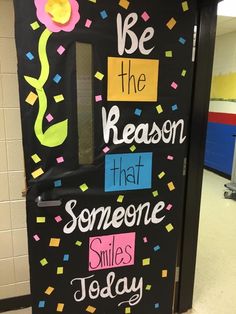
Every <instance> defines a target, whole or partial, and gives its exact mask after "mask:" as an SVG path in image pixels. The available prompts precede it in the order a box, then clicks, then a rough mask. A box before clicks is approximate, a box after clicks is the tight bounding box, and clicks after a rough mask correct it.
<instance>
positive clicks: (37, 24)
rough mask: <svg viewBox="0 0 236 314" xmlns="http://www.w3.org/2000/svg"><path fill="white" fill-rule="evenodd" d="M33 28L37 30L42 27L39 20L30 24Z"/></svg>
mask: <svg viewBox="0 0 236 314" xmlns="http://www.w3.org/2000/svg"><path fill="white" fill-rule="evenodd" d="M30 26H31V28H32V30H34V31H36V29H38V28H39V27H40V25H39V23H38V22H37V21H35V22H33V23H31V24H30Z"/></svg>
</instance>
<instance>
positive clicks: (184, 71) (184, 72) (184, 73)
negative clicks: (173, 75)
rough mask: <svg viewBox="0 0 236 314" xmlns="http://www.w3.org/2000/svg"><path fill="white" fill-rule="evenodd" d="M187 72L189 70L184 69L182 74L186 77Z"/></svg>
mask: <svg viewBox="0 0 236 314" xmlns="http://www.w3.org/2000/svg"><path fill="white" fill-rule="evenodd" d="M186 74H187V71H186V70H185V69H183V70H182V72H181V76H183V77H185V76H186Z"/></svg>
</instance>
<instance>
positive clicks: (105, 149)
mask: <svg viewBox="0 0 236 314" xmlns="http://www.w3.org/2000/svg"><path fill="white" fill-rule="evenodd" d="M109 151H110V148H109V147H108V146H107V147H105V148H103V152H104V154H107V153H108V152H109Z"/></svg>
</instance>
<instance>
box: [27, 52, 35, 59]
mask: <svg viewBox="0 0 236 314" xmlns="http://www.w3.org/2000/svg"><path fill="white" fill-rule="evenodd" d="M26 57H27V58H28V59H29V60H30V61H32V60H33V59H34V55H33V54H32V52H30V51H29V52H27V53H26Z"/></svg>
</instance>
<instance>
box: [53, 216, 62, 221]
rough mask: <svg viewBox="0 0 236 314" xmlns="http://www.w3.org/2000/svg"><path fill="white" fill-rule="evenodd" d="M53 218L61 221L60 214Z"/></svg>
mask: <svg viewBox="0 0 236 314" xmlns="http://www.w3.org/2000/svg"><path fill="white" fill-rule="evenodd" d="M54 219H55V220H56V222H61V221H62V218H61V216H56V217H55V218H54Z"/></svg>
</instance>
